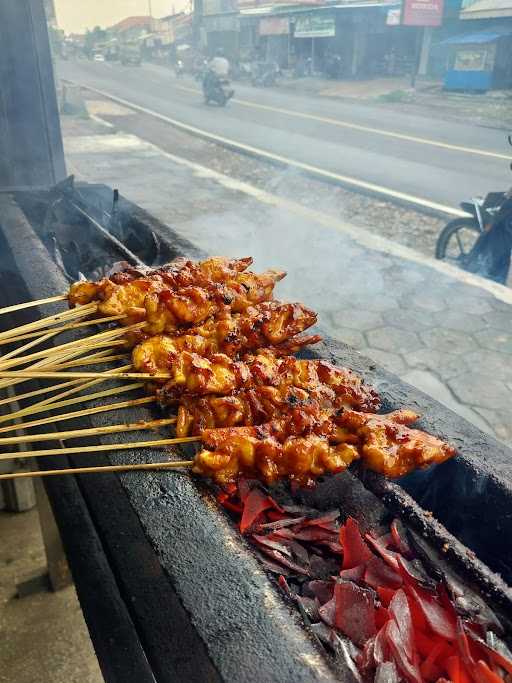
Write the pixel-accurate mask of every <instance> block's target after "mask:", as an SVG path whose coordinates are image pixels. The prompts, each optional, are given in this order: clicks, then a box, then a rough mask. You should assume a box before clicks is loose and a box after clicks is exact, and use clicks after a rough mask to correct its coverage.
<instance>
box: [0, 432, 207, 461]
mask: <svg viewBox="0 0 512 683" xmlns="http://www.w3.org/2000/svg"><path fill="white" fill-rule="evenodd" d="M197 441H201V437H200V436H182V437H176V438H173V439H154V440H153V441H130V442H128V443H102V444H100V445H99V446H87V445H84V446H66V447H65V448H44V449H43V450H40V451H16V452H15V453H0V462H1V461H3V460H19V459H20V458H42V457H45V456H47V455H73V454H75V455H77V454H80V455H94V454H95V453H104V452H106V451H126V450H131V449H134V448H164V447H165V446H177V445H179V444H184V443H195V442H197Z"/></svg>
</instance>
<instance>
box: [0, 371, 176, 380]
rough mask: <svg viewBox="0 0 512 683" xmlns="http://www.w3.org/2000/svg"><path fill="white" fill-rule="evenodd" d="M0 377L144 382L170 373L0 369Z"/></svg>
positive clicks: (170, 376) (168, 376) (161, 377)
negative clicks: (134, 380)
mask: <svg viewBox="0 0 512 683" xmlns="http://www.w3.org/2000/svg"><path fill="white" fill-rule="evenodd" d="M0 377H11V378H21V377H24V378H27V379H94V378H95V377H102V378H106V379H108V378H109V377H115V378H117V379H139V380H144V381H146V382H148V381H151V380H156V379H158V380H160V379H172V375H164V374H163V373H156V374H154V375H152V374H150V373H149V372H122V373H120V374H119V375H114V374H112V373H109V372H46V371H43V372H41V371H38V370H17V371H16V370H13V371H3V370H2V371H0Z"/></svg>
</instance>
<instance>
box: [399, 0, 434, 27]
mask: <svg viewBox="0 0 512 683" xmlns="http://www.w3.org/2000/svg"><path fill="white" fill-rule="evenodd" d="M442 23H443V0H404V4H403V12H402V24H403V25H404V26H441V24H442Z"/></svg>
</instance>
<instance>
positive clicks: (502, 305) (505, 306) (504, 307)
mask: <svg viewBox="0 0 512 683" xmlns="http://www.w3.org/2000/svg"><path fill="white" fill-rule="evenodd" d="M488 301H489V304H490V305H491V307H492V309H493V310H494V311H501V312H502V313H508V312H509V311H510V308H511V306H512V304H511V303H508V302H507V301H502V300H501V299H497V298H495V297H491V298H490V299H488Z"/></svg>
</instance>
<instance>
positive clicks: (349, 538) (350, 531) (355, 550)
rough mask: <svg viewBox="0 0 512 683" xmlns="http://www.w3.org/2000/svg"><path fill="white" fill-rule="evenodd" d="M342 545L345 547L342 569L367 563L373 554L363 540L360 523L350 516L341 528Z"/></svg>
mask: <svg viewBox="0 0 512 683" xmlns="http://www.w3.org/2000/svg"><path fill="white" fill-rule="evenodd" d="M340 545H341V547H342V548H343V565H342V569H352V568H353V567H357V566H358V565H360V564H365V563H366V562H367V561H368V560H370V559H371V558H372V557H373V555H372V553H371V551H370V549H369V548H368V546H367V545H366V543H365V542H364V540H363V537H362V536H361V532H360V530H359V524H358V523H357V522H356V520H355V519H353V518H352V517H349V518H348V519H347V521H346V522H345V524H344V525H343V526H342V527H341V529H340Z"/></svg>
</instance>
